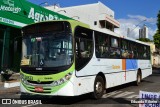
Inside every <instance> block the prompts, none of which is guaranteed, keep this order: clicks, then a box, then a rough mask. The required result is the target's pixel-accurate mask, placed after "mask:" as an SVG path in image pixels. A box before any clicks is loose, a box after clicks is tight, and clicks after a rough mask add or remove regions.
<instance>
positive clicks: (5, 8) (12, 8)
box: [0, 5, 21, 13]
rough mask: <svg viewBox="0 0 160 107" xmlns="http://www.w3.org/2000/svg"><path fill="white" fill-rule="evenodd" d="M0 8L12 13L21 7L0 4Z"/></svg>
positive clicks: (17, 11) (18, 10)
mask: <svg viewBox="0 0 160 107" xmlns="http://www.w3.org/2000/svg"><path fill="white" fill-rule="evenodd" d="M0 10H2V11H8V12H13V13H19V12H20V11H21V8H19V7H9V6H4V5H1V6H0Z"/></svg>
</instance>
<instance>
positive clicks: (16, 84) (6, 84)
mask: <svg viewBox="0 0 160 107" xmlns="http://www.w3.org/2000/svg"><path fill="white" fill-rule="evenodd" d="M18 86H20V82H12V83H7V82H5V83H4V88H12V87H18Z"/></svg>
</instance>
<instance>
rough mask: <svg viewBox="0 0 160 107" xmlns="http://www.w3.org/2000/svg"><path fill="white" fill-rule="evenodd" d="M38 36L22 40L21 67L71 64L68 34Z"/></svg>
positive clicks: (70, 47)
mask: <svg viewBox="0 0 160 107" xmlns="http://www.w3.org/2000/svg"><path fill="white" fill-rule="evenodd" d="M40 35H41V36H40ZM40 35H34V34H31V35H27V36H25V37H24V38H23V41H22V61H21V66H28V67H59V66H66V65H70V64H71V63H72V59H73V53H72V36H71V34H70V33H68V34H67V33H56V34H53V33H50V34H40Z"/></svg>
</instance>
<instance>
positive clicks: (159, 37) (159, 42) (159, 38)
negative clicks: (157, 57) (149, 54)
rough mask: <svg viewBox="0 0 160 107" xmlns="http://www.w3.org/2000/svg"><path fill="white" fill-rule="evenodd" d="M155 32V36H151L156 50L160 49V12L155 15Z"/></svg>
mask: <svg viewBox="0 0 160 107" xmlns="http://www.w3.org/2000/svg"><path fill="white" fill-rule="evenodd" d="M157 28H158V30H157V32H156V34H155V35H154V36H153V38H154V44H155V45H156V48H158V49H160V11H159V12H158V15H157Z"/></svg>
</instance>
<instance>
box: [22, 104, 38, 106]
mask: <svg viewBox="0 0 160 107" xmlns="http://www.w3.org/2000/svg"><path fill="white" fill-rule="evenodd" d="M35 105H38V104H32V105H26V106H22V107H32V106H35Z"/></svg>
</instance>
